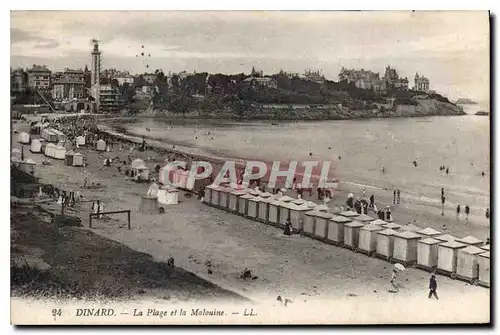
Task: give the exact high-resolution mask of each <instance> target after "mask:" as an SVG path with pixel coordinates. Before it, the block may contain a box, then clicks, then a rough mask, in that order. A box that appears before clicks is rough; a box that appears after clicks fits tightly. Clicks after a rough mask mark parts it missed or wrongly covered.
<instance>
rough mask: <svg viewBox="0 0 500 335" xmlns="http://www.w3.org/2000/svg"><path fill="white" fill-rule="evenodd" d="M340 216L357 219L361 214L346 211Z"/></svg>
mask: <svg viewBox="0 0 500 335" xmlns="http://www.w3.org/2000/svg"><path fill="white" fill-rule="evenodd" d="M340 215H342V216H345V217H346V218H352V219H354V218H355V217H358V216H359V213H358V212H355V211H344V212H342V213H340Z"/></svg>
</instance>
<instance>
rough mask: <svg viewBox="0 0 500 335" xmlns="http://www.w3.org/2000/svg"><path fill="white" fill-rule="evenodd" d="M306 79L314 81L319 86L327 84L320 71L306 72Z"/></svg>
mask: <svg viewBox="0 0 500 335" xmlns="http://www.w3.org/2000/svg"><path fill="white" fill-rule="evenodd" d="M303 78H304V79H306V80H309V81H313V82H315V83H318V84H323V83H324V82H325V76H323V75H322V74H321V71H320V70H317V71H313V70H306V71H305V72H304V76H303Z"/></svg>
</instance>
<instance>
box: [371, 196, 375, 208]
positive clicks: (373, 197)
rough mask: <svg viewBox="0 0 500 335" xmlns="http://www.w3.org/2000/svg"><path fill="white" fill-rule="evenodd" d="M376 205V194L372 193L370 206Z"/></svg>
mask: <svg viewBox="0 0 500 335" xmlns="http://www.w3.org/2000/svg"><path fill="white" fill-rule="evenodd" d="M374 206H375V196H374V195H373V194H372V195H370V208H373V207H374Z"/></svg>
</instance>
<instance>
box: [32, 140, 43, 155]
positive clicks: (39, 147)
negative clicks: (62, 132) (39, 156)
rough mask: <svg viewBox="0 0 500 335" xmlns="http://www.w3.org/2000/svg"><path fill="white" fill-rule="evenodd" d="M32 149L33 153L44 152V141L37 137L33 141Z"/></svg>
mask: <svg viewBox="0 0 500 335" xmlns="http://www.w3.org/2000/svg"><path fill="white" fill-rule="evenodd" d="M30 151H31V152H32V153H40V152H42V142H40V140H39V139H37V138H35V139H33V140H32V141H31V145H30Z"/></svg>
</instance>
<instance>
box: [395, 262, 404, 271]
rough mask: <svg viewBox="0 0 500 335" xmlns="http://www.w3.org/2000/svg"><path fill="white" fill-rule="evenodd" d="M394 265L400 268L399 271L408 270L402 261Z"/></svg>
mask: <svg viewBox="0 0 500 335" xmlns="http://www.w3.org/2000/svg"><path fill="white" fill-rule="evenodd" d="M394 267H395V268H396V269H398V270H399V271H404V270H406V268H405V267H404V266H403V264H400V263H396V264H394Z"/></svg>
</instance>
